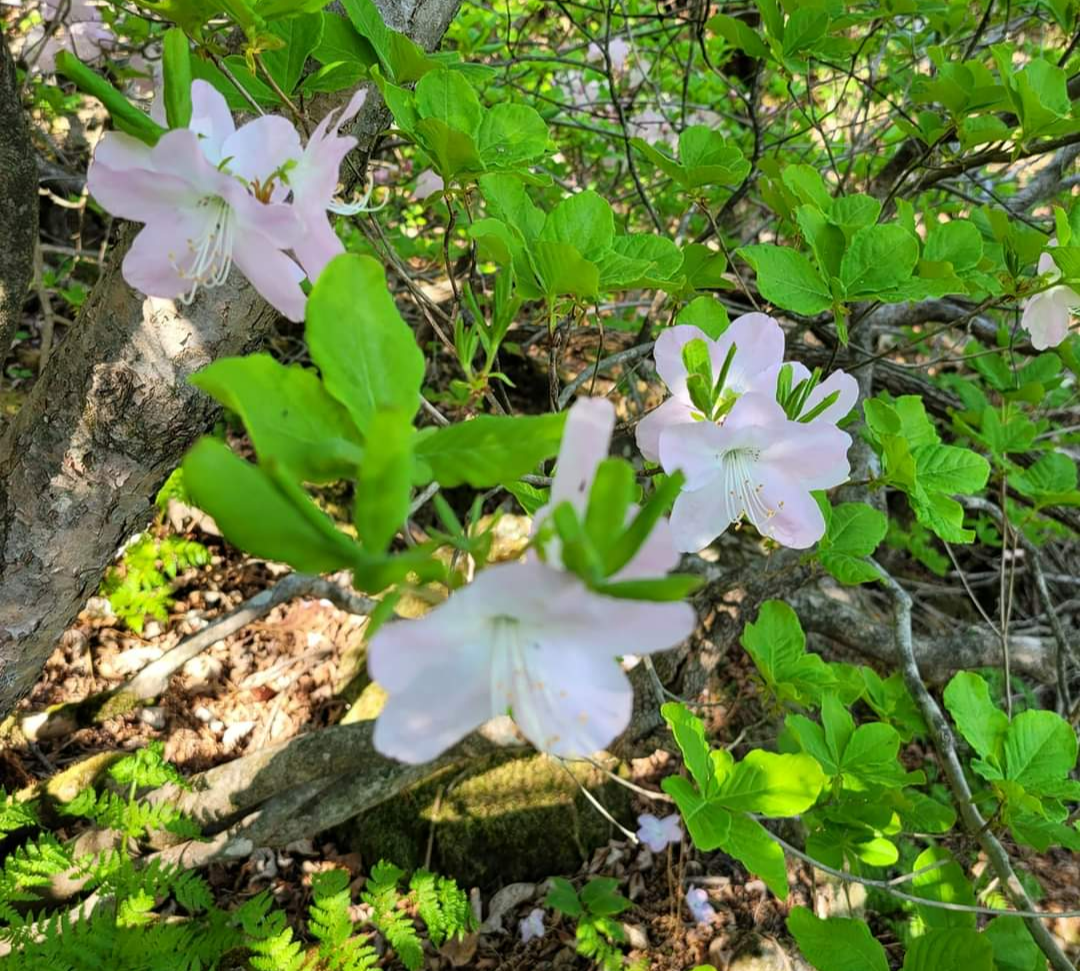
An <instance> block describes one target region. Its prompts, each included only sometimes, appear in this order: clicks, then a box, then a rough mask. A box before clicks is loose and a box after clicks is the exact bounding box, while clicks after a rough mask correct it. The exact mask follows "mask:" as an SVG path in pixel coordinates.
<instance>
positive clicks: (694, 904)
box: [686, 887, 716, 924]
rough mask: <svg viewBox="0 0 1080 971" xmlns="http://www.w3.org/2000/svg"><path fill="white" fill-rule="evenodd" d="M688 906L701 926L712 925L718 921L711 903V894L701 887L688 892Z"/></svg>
mask: <svg viewBox="0 0 1080 971" xmlns="http://www.w3.org/2000/svg"><path fill="white" fill-rule="evenodd" d="M686 906H687V909H688V910H689V911H690V914H691V916H692V917H693V918H694V920H695V921H696V922H697V923H699V924H711V923H712V922H713V921H714V920H715V919H716V910H715V909H714V908H713V905H712V904H710V903H709V894H708V893H707V892H706V891H705V890H703V889H702V888H701V887H694V888H693V889H692V890H687V891H686Z"/></svg>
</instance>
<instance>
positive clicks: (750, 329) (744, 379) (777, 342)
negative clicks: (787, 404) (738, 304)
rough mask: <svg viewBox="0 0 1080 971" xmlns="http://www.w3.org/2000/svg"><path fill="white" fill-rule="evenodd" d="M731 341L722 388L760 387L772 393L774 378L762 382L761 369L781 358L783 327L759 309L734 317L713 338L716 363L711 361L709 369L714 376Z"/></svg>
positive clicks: (754, 388) (749, 388)
mask: <svg viewBox="0 0 1080 971" xmlns="http://www.w3.org/2000/svg"><path fill="white" fill-rule="evenodd" d="M732 344H734V345H735V356H734V357H733V358H732V359H731V365H730V366H729V368H728V373H727V380H726V381H725V383H724V388H725V389H726V390H730V391H734V392H736V393H737V394H745V393H746V392H747V391H760V392H762V393H763V394H772V395H773V396H774V397H775V394H776V384H775V380H776V379H775V377H774V378H773V382H774V383H773V385H772V386H771V387H768V386H766V380H767V379H764V375H763V372H767V371H768V370H769V369H770V368H773V367H775V366H776V365H778V364H780V362H781V361H783V359H784V331H783V330H782V329H781V327H780V324H779V323H777V321H776V319H775V318H773V317H770V316H769V315H768V314H759V313H752V314H743V315H742V316H741V317H736V318H735V320H733V321H732V322H731V326H730V327H728V329H727V330H725V331H724V333H722V334H721V335H720V337H719V339H718V340H717V341H716V355H717V357H718V358H719V362H720V363H719V364H716V363H714V364H713V372H714V374H716V375H717V376H719V368H720V367H723V363H724V359H725V358H726V357H727V354H728V351H729V349H730V348H731V345H732Z"/></svg>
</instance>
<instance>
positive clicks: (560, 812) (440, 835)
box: [343, 755, 632, 887]
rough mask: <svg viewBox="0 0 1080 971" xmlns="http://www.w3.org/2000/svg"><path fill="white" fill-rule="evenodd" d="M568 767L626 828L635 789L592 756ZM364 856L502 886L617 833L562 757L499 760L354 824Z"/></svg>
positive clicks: (547, 871)
mask: <svg viewBox="0 0 1080 971" xmlns="http://www.w3.org/2000/svg"><path fill="white" fill-rule="evenodd" d="M567 769H569V771H570V772H572V773H573V774H574V777H575V778H576V779H577V780H579V781H580V782H581V784H582V785H584V786H586V787H587V788H588V789H589V791H590V792H591V793H592V794H593V795H594V796H595V797H596V798H597V799H598V800H599V802H600V803H601V805H603V806H604V807H605V808H606V809H607V810H608V812H610V813H611V815H612V816H614V817H615V818H616V819H618V820H619V821H620V822H621V823H623V824H624V825H627V824H629V822H630V821H631V820H632V814H631V812H630V798H629V792H628V790H627V789H626V788H625V787H624V786H621V785H619V784H618V783H616V782H614V781H612V780H611V779H610V778H608V777H607V776H606V775H605V774H604V773H603V772H601V771H600V770H598V769H595V768H593V767H592V766H591V765H587V764H584V763H573V764H568V765H567ZM343 835H344V836H345V839H346V840H347V842H348V843H349V845H350V847H351V848H352V849H355V850H358V851H359V852H360V854H361V856H362V857H363V858H364V860H365V861H366V862H368V863H374V862H375V861H377V860H379V859H387V860H392V861H393V862H394V863H396V864H397V865H398V866H402V867H405V868H408V869H414V868H416V867H418V866H423V864H424V858H425V855H426V853H427V846H428V841H429V839H430V840H431V841H432V854H431V866H432V867H433V868H434V869H436V870H438V872H440V873H443V874H445V875H447V876H452V877H454V878H455V879H457V880H458V881H459V883H461V884H462V885H464V886H467V887H469V886H480V887H493V886H495V885H501V884H504V883H509V882H513V881H519V880H542V879H544V878H545V877H548V876H551V875H554V874H565V873H572V872H574V871H575V870H577V868H578V867H579V866H580V865H581V864H582V863H583V862H584V861H585V860H587V859H588V857H589V856H590V855H591V853H592V852H593V850H594V849H596V848H597V847H598V846H603V845H604V844H605V843H606V842H607V841H608V839H610V838H611V837H613V836H617V835H618V831H617V830H616V829H615V827H613V826H612V825H611V823H609V822H608V821H607V820H606V819H605V818H604V817H603V816H602V815H601V814H600V813H599V812H598V811H597V810H596V808H595V807H594V806H593V805H592V804H591V803H590V802H589V800H588V799H587V798H586V797H585V795H584V794H583V793H582V791H581V788H580V787H579V786H578V784H577V783H576V782H575V781H574V780H573V779H571V777H570V775H569V774H568V773H567V771H566V770H564V769H563V768H562V766H561V765H559V763H557V762H555V761H553V760H551V759H548V758H547V757H545V756H541V755H534V756H529V757H526V758H509V759H508V758H505V757H500V758H498V759H496V760H494V761H489V762H487V763H484V764H481V765H478V766H476V767H473V768H470V769H469V770H467V771H466V772H465V773H464V774H463V773H462V772H461V771H460V770H457V769H451V770H448V771H447V772H445V773H444V774H443V775H441V776H439V777H438V778H436V779H434V780H432V781H431V782H428V783H425V784H424V785H423V786H421V787H418V788H417V789H415V790H413V791H410V792H408V793H405V794H404V795H403V796H401V797H399V798H397V799H394V800H392V801H391V802H389V803H387V804H386V805H385V806H381V807H379V808H378V809H375V810H373V811H372V812H369V813H365V814H364V815H363V816H360V817H358V818H357V819H355V820H353V821H352V822H351V823H349V824H348V825H347V827H346V832H345V833H344V834H343Z"/></svg>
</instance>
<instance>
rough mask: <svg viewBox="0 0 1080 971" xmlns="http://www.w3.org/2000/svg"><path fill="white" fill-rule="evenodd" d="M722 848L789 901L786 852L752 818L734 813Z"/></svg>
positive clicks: (781, 897) (778, 895) (777, 894)
mask: <svg viewBox="0 0 1080 971" xmlns="http://www.w3.org/2000/svg"><path fill="white" fill-rule="evenodd" d="M720 848H721V849H722V850H723V851H724V852H725V853H727V854H728V855H729V856H733V857H735V859H737V860H738V861H739V862H740V863H742V865H743V866H745V867H746V869H747V870H749V871H750V872H751V873H752V874H754V875H755V876H758V877H760V878H761V879H762V880H764V881H765V884H766V886H768V888H769V889H770V890H771V891H772V892H773V893H774V894H776V896H777V897H779V898H780V899H781V900H787V895H788V882H787V864H786V863H785V862H784V851H783V850H782V849H781V848H780V844H779V843H777V842H776V840H774V839H773V838H772V837H771V836H770V835H769V832H768V830H766V829H765V827H764V826H762V825H761V823H759V822H758V821H757V820H755V819H751V818H750V817H749V816H742V815H739V814H734V815H732V817H731V828H730V829H729V831H728V834H727V837H726V838H725V839H724V841H723V842H722V843H721V844H720Z"/></svg>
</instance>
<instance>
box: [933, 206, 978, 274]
mask: <svg viewBox="0 0 1080 971" xmlns="http://www.w3.org/2000/svg"><path fill="white" fill-rule="evenodd" d="M982 252H983V241H982V233H980V232H979V230H978V228H977V227H976V226H975V224H974V223H973V222H970V221H969V220H967V219H952V220H950V221H949V222H947V223H935V224H934V226H933V228H932V229H931V230H930V233H929V235H928V236H927V237H926V248H925V249H924V251H923V258H924V259H927V260H934V261H937V262H948V263H951V264H952V267H953V269H954V270H955V271H956V272H957V273H960V272H961V271H964V270H972V269H974V268H975V266H976V265H977V264H978V262H979V260H981V259H982Z"/></svg>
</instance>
